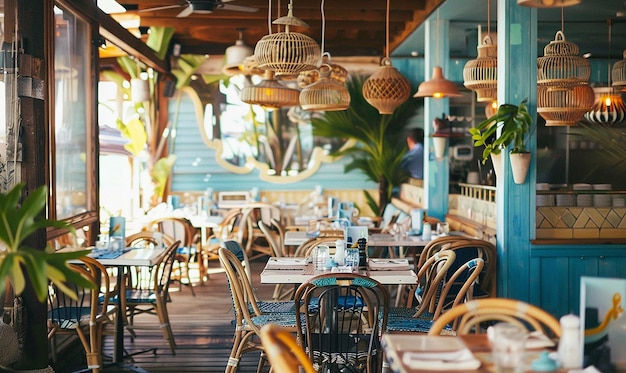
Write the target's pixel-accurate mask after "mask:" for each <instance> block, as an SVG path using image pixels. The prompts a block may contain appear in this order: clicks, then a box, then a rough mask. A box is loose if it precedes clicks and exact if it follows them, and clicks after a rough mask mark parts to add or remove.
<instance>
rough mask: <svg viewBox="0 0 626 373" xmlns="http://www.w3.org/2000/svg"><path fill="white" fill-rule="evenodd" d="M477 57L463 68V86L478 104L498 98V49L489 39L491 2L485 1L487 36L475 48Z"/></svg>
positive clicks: (489, 0)
mask: <svg viewBox="0 0 626 373" xmlns="http://www.w3.org/2000/svg"><path fill="white" fill-rule="evenodd" d="M476 49H477V50H478V56H477V58H476V59H475V60H469V61H467V63H466V64H465V66H464V67H463V85H465V87H466V88H467V89H471V90H472V91H475V92H476V100H477V101H478V102H489V101H494V100H497V98H498V48H497V47H496V46H495V45H494V44H493V39H491V0H487V35H485V37H484V38H483V40H482V43H481V44H480V45H479V46H478V47H476Z"/></svg>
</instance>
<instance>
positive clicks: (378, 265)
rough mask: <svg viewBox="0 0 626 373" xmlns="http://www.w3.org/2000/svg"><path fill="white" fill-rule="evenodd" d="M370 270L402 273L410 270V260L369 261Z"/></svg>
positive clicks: (371, 259)
mask: <svg viewBox="0 0 626 373" xmlns="http://www.w3.org/2000/svg"><path fill="white" fill-rule="evenodd" d="M368 267H369V269H371V270H373V271H402V270H409V269H411V267H410V266H409V260H408V259H404V258H399V259H373V258H370V259H369V261H368Z"/></svg>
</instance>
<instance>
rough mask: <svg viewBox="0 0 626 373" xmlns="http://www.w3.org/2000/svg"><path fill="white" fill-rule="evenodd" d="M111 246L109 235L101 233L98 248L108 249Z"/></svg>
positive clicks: (97, 242) (97, 243)
mask: <svg viewBox="0 0 626 373" xmlns="http://www.w3.org/2000/svg"><path fill="white" fill-rule="evenodd" d="M107 247H109V235H108V234H99V235H98V241H96V249H106V248H107Z"/></svg>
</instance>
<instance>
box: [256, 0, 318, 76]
mask: <svg viewBox="0 0 626 373" xmlns="http://www.w3.org/2000/svg"><path fill="white" fill-rule="evenodd" d="M272 23H273V24H276V25H284V26H285V31H284V32H278V33H275V34H270V35H265V36H264V37H262V38H261V40H259V41H258V42H257V43H256V46H255V47H254V57H255V58H256V60H257V62H258V64H259V68H261V69H263V70H272V71H274V74H276V75H277V76H278V75H293V76H296V75H297V74H298V73H300V72H301V71H307V70H314V69H317V67H318V66H319V63H320V59H321V57H322V52H321V50H320V46H319V45H317V43H316V42H315V40H313V39H312V38H310V37H309V36H307V35H304V34H301V33H298V32H290V30H289V27H290V26H303V27H306V26H307V24H306V23H304V22H302V21H301V20H299V19H298V18H296V17H294V16H293V7H292V4H291V2H290V3H289V13H288V14H287V16H285V17H280V18H278V19H276V20H274V22H272Z"/></svg>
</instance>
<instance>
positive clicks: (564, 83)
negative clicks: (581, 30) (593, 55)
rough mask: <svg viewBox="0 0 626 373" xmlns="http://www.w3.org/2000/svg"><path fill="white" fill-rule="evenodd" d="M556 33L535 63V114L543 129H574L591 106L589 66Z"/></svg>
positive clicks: (563, 37) (560, 32)
mask: <svg viewBox="0 0 626 373" xmlns="http://www.w3.org/2000/svg"><path fill="white" fill-rule="evenodd" d="M578 52H579V49H578V46H577V45H576V44H574V43H572V42H568V41H567V40H565V35H564V34H563V32H562V31H558V32H557V33H556V36H555V38H554V40H553V41H551V42H550V43H549V44H548V45H546V47H545V48H544V56H543V57H539V58H538V59H537V66H538V69H537V86H538V87H537V112H538V113H539V114H540V115H541V116H542V117H543V118H544V119H545V120H546V126H573V125H575V124H576V122H577V121H578V120H579V119H581V118H582V116H583V115H584V113H585V112H587V111H589V109H591V106H592V105H593V94H592V93H593V90H591V88H590V87H589V86H588V82H589V76H590V75H591V66H590V64H589V61H587V60H586V59H584V58H583V57H581V56H579V55H578Z"/></svg>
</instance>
